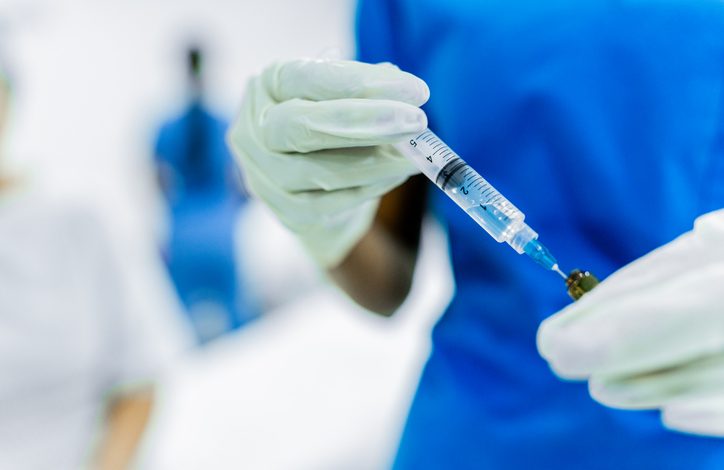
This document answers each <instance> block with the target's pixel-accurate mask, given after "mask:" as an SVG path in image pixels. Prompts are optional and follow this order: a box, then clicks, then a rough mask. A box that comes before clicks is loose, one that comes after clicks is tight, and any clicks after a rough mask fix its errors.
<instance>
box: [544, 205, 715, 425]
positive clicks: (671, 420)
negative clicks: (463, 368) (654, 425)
mask: <svg viewBox="0 0 724 470" xmlns="http://www.w3.org/2000/svg"><path fill="white" fill-rule="evenodd" d="M538 349H539V351H540V353H541V355H542V356H543V357H544V358H545V359H546V360H548V362H549V363H550V365H551V367H552V368H553V370H554V371H555V372H556V373H557V374H558V375H560V376H561V377H564V378H569V379H588V381H589V390H590V393H591V396H592V397H593V398H594V399H596V400H598V401H600V402H601V403H603V404H606V405H609V406H612V407H616V408H628V409H645V408H660V409H661V410H662V419H663V422H664V424H665V425H666V426H667V427H669V428H672V429H677V430H681V431H685V432H691V433H698V434H709V435H718V436H724V210H721V211H717V212H712V213H709V214H707V215H705V216H702V217H700V218H699V219H697V221H696V223H695V226H694V230H693V231H692V232H688V233H686V234H684V235H682V236H681V237H679V238H678V239H676V240H674V241H673V242H671V243H669V244H668V245H665V246H663V247H661V248H659V249H657V250H655V251H653V252H652V253H650V254H648V255H646V256H644V257H643V258H641V259H640V260H637V261H635V262H633V263H631V264H630V265H628V266H626V267H624V268H623V269H621V270H620V271H618V272H617V273H615V274H614V275H612V276H611V277H610V278H608V279H607V280H606V281H605V282H603V283H601V284H600V285H599V286H598V287H596V289H594V290H593V291H592V292H590V293H588V294H586V295H585V296H584V297H583V298H582V299H581V300H580V301H578V302H577V303H575V304H572V305H571V306H569V307H568V308H566V309H564V310H563V311H561V312H559V313H557V314H556V315H554V316H552V317H550V318H548V319H547V320H545V321H544V322H543V324H542V325H541V327H540V329H539V331H538Z"/></svg>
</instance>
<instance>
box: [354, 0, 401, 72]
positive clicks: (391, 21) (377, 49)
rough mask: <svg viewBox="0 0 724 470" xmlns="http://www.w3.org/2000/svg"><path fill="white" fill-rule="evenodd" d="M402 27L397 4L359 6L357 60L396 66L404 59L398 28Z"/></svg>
mask: <svg viewBox="0 0 724 470" xmlns="http://www.w3.org/2000/svg"><path fill="white" fill-rule="evenodd" d="M400 24H401V22H400V17H399V5H398V4H397V2H395V1H394V0H359V3H358V4H357V21H356V32H357V60H359V61H362V62H369V63H377V62H392V63H398V61H399V59H400V55H399V51H398V50H397V45H398V41H397V40H396V37H395V33H396V31H398V30H396V29H395V27H399V26H400Z"/></svg>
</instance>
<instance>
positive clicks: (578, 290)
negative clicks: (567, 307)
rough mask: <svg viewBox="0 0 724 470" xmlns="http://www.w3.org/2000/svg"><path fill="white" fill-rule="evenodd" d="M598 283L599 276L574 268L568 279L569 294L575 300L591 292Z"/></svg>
mask: <svg viewBox="0 0 724 470" xmlns="http://www.w3.org/2000/svg"><path fill="white" fill-rule="evenodd" d="M597 285H598V278H596V276H594V275H593V274H591V273H590V272H588V271H581V270H580V269H574V270H573V271H571V274H569V275H568V278H567V279H566V286H567V287H568V295H570V296H571V298H572V299H573V300H578V299H580V298H581V297H583V294H585V293H586V292H590V291H591V290H593V288H594V287H596V286H597Z"/></svg>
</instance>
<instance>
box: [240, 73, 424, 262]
mask: <svg viewBox="0 0 724 470" xmlns="http://www.w3.org/2000/svg"><path fill="white" fill-rule="evenodd" d="M428 97H429V90H428V88H427V85H426V84H425V83H424V82H423V81H422V80H420V79H419V78H417V77H415V76H413V75H411V74H409V73H406V72H402V71H400V70H399V69H398V68H397V67H395V66H393V65H391V64H377V65H371V64H363V63H360V62H353V61H321V60H296V61H292V62H286V63H279V64H274V65H272V66H271V67H269V68H267V69H266V70H265V71H264V72H263V73H262V74H261V75H260V76H258V77H255V78H253V79H252V80H251V82H250V83H249V85H248V89H247V92H246V95H245V98H244V101H243V104H242V108H241V114H240V116H239V118H238V119H237V121H236V123H235V124H234V125H233V127H232V129H231V131H230V132H229V135H228V142H229V145H230V146H231V148H232V149H233V151H234V153H235V155H236V157H237V160H238V162H239V163H240V164H241V166H242V168H243V172H244V177H245V181H246V184H247V187H248V188H249V190H250V191H251V192H252V193H253V194H255V195H256V196H257V197H258V198H259V199H261V200H262V201H264V202H265V203H266V204H267V205H268V206H269V207H270V208H271V209H272V211H274V212H275V213H276V215H277V216H278V217H279V219H280V220H281V221H282V222H283V223H284V225H286V226H287V227H288V228H289V229H291V230H292V231H293V232H295V233H296V234H297V235H298V237H299V238H300V239H301V241H302V243H303V244H304V245H305V246H306V248H307V250H308V251H309V252H310V254H311V255H312V256H313V257H314V258H315V259H316V260H317V261H318V262H319V263H320V264H321V265H322V266H324V267H333V266H335V265H337V264H338V263H340V262H341V261H342V260H343V259H344V257H345V255H346V254H347V253H348V252H349V251H350V250H351V249H352V247H354V245H355V244H356V243H357V242H358V241H359V240H360V239H361V238H362V236H363V235H364V234H365V233H366V232H367V230H369V228H370V226H371V224H372V221H373V219H374V216H375V212H376V210H377V205H378V202H379V198H380V197H381V196H382V195H383V194H385V193H386V192H388V191H390V190H391V189H393V188H395V187H396V186H398V185H400V184H401V183H403V182H404V181H405V180H406V179H407V178H408V177H409V176H411V175H413V174H415V173H417V172H418V170H417V169H416V168H415V167H414V166H413V165H412V164H411V163H409V161H408V160H407V159H405V158H404V157H403V156H402V155H401V154H400V153H398V152H397V151H396V150H395V149H394V148H393V147H392V146H391V144H393V143H396V142H398V141H400V140H402V139H403V138H405V137H406V136H408V135H410V134H415V133H420V132H422V131H423V130H424V129H425V128H426V127H427V118H426V116H425V113H424V112H423V111H422V110H421V109H419V106H421V105H422V104H424V103H425V102H426V101H427V99H428Z"/></svg>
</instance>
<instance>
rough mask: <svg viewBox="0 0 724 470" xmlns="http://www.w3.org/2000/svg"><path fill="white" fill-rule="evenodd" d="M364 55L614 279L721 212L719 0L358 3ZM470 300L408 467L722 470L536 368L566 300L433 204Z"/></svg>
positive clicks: (699, 451)
mask: <svg viewBox="0 0 724 470" xmlns="http://www.w3.org/2000/svg"><path fill="white" fill-rule="evenodd" d="M358 47H359V50H358V52H359V54H358V55H359V59H360V60H362V61H366V62H380V61H391V62H394V63H397V64H398V65H399V66H400V67H401V68H402V69H404V70H408V71H410V72H412V73H414V74H416V75H418V76H420V77H422V78H423V79H424V80H425V81H427V83H428V84H429V85H430V89H431V91H432V98H431V100H430V102H429V104H428V105H427V106H426V111H427V113H428V116H429V118H430V127H431V128H432V129H433V130H435V132H437V133H438V134H439V135H440V136H441V137H442V138H443V139H444V140H445V141H446V142H447V143H448V144H450V145H451V146H452V148H453V149H455V150H456V151H457V152H458V153H459V154H460V155H461V156H462V157H463V158H464V159H466V160H467V161H468V162H469V163H470V164H471V165H473V166H474V167H475V168H476V169H477V170H478V171H479V172H480V173H481V174H482V175H483V176H485V177H486V178H487V179H488V180H489V181H490V182H491V183H492V184H493V185H495V186H496V187H497V188H498V189H499V190H500V191H501V192H502V193H503V194H505V195H506V196H507V197H508V198H509V199H510V200H511V201H512V202H513V203H514V204H516V205H517V206H518V207H519V208H520V209H521V210H523V211H524V212H525V213H526V214H527V216H528V217H527V221H528V222H529V224H530V225H531V226H532V227H533V228H534V229H536V230H537V231H538V232H539V233H540V235H541V241H542V242H543V243H544V244H546V245H547V246H548V247H549V248H550V249H551V250H552V251H553V253H554V254H555V255H556V256H557V257H558V259H559V261H560V263H561V265H562V266H563V267H564V268H565V269H569V270H570V269H573V268H574V267H581V268H585V269H590V270H591V271H593V272H594V273H596V274H597V275H599V276H600V277H606V276H608V275H609V274H611V273H612V272H614V271H615V270H617V269H618V268H620V267H622V266H623V265H625V264H626V263H628V262H630V261H633V260H634V259H636V258H638V257H640V256H641V255H643V254H645V253H647V252H648V251H650V250H652V249H654V248H656V247H657V246H659V245H662V244H664V243H666V242H668V241H670V240H672V239H673V238H674V237H675V236H676V235H678V234H680V233H682V232H684V231H686V230H689V229H690V228H691V226H692V221H693V220H694V218H695V217H696V216H698V215H700V214H702V213H704V212H707V211H710V210H713V209H716V208H720V207H724V2H721V1H720V0H686V1H683V0H682V1H676V0H637V1H633V0H631V1H626V0H618V1H613V0H588V1H581V0H505V1H502V0H500V1H496V0H490V1H482V0H362V1H361V3H360V5H359V9H358ZM433 192H434V196H435V206H436V207H437V209H438V210H439V212H440V213H441V214H442V215H443V217H444V220H445V221H446V223H447V225H448V228H449V239H450V251H451V257H452V264H453V269H454V273H455V282H456V294H455V297H454V299H453V301H452V304H451V305H450V306H449V308H448V310H447V312H446V313H445V314H444V316H443V317H442V319H441V320H440V321H439V323H438V324H437V325H436V327H435V329H434V331H433V352H432V355H431V357H430V358H429V361H428V363H427V365H426V367H425V369H424V372H423V375H422V378H421V381H420V385H419V388H418V391H417V394H416V396H415V399H414V402H413V405H412V408H411V410H410V413H409V417H408V422H407V425H406V429H405V431H404V435H403V438H402V442H401V444H400V448H399V452H398V456H397V461H396V464H395V466H396V468H398V469H426V468H433V469H448V468H454V469H465V468H481V469H532V468H533V469H585V470H591V469H617V470H623V469H636V470H641V469H686V470H692V469H723V468H724V440H717V439H712V438H701V437H693V436H688V435H684V434H678V433H674V432H670V431H667V430H665V429H663V427H662V426H661V424H660V421H659V416H658V413H655V412H627V411H618V410H612V409H609V408H605V407H603V406H601V405H600V404H598V403H595V402H594V401H593V400H591V398H590V397H589V396H588V393H587V390H586V385H585V384H582V383H567V382H563V381H560V380H558V379H557V378H556V377H554V376H553V374H552V373H551V371H550V370H549V369H548V367H547V365H546V363H545V362H544V361H543V360H542V359H541V358H540V357H539V356H538V354H537V351H536V347H535V335H536V330H537V327H538V325H539V324H540V322H541V320H543V319H544V318H546V317H547V316H549V315H551V314H552V313H554V312H556V311H557V310H559V309H560V308H562V307H563V306H565V305H566V304H567V303H568V302H570V300H569V299H568V298H567V297H566V294H565V288H564V285H563V284H562V282H561V279H560V278H558V277H557V276H556V275H554V274H551V273H549V272H546V271H544V270H542V269H541V268H540V267H538V266H537V265H535V264H534V263H533V262H531V261H530V260H528V259H526V257H525V256H520V255H517V254H516V253H515V252H514V251H513V250H511V249H510V248H509V247H507V246H504V245H498V244H497V243H495V241H493V240H492V239H491V238H490V237H489V236H488V235H486V234H485V233H484V232H483V231H482V230H481V229H480V228H479V227H478V226H477V225H475V223H474V222H473V221H472V220H470V219H469V218H468V216H467V215H465V214H464V213H463V212H462V211H460V210H459V209H458V208H457V207H456V206H454V204H452V203H451V202H450V201H449V200H447V199H446V198H445V197H444V196H443V195H442V194H441V193H440V192H439V191H437V190H434V191H433Z"/></svg>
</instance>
